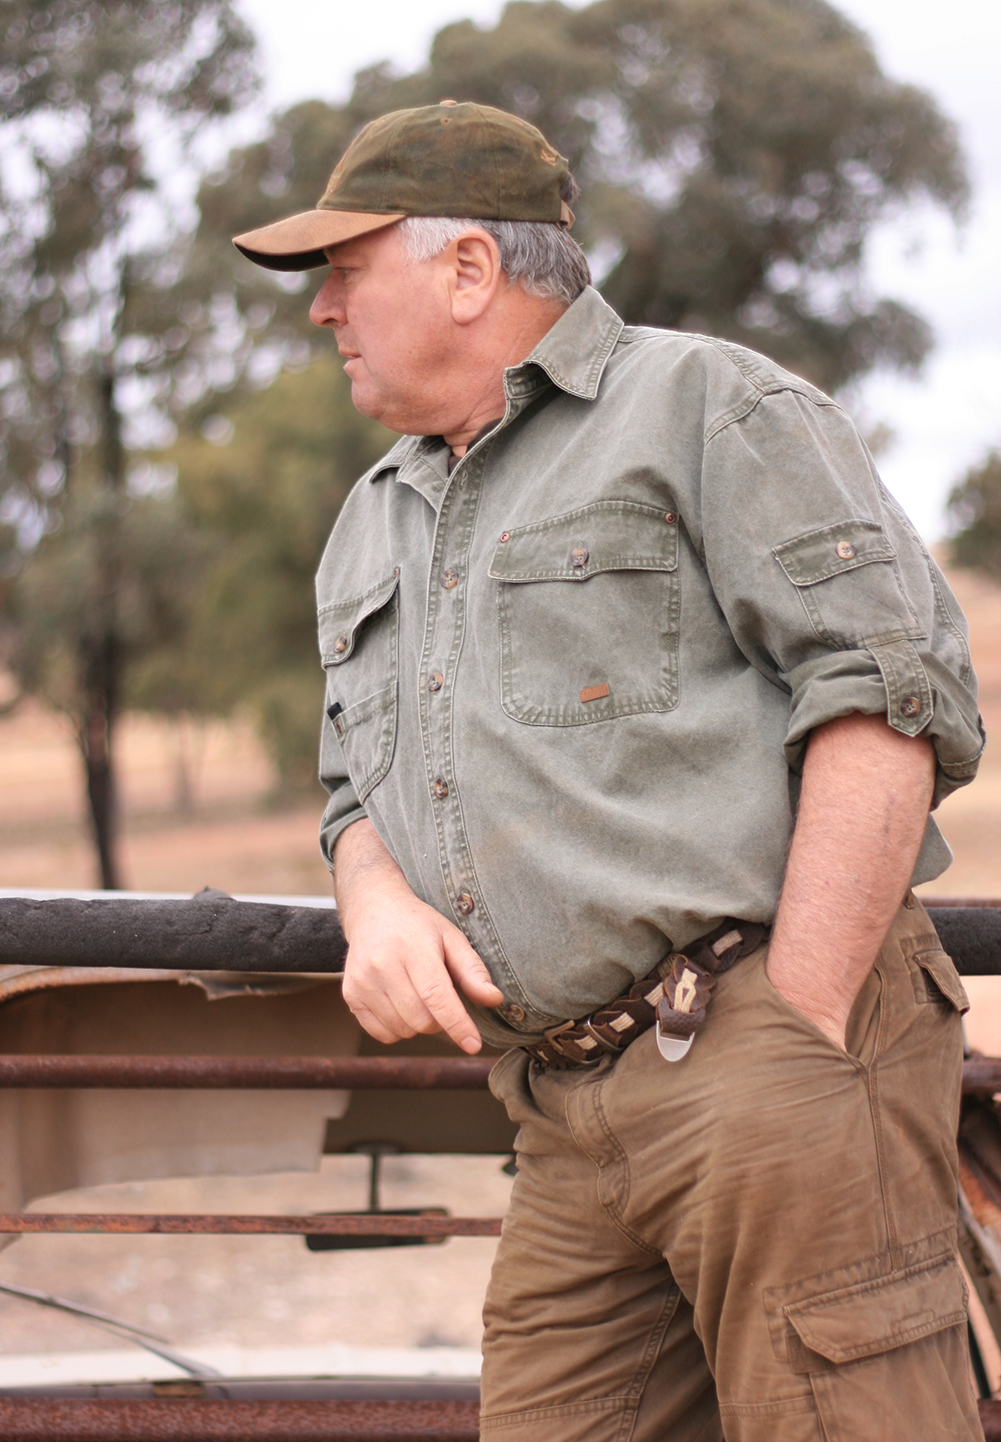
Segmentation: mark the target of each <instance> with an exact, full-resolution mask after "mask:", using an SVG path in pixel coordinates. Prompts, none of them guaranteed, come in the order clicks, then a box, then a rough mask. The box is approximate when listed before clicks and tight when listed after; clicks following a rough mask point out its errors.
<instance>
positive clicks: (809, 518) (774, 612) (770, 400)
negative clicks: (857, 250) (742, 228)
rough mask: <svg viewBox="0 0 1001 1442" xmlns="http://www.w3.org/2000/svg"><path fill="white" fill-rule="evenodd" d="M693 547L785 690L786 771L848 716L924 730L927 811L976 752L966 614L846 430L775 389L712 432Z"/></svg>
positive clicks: (971, 770)
mask: <svg viewBox="0 0 1001 1442" xmlns="http://www.w3.org/2000/svg"><path fill="white" fill-rule="evenodd" d="M702 525H703V552H704V557H705V562H706V566H707V568H708V570H709V574H710V578H711V580H712V584H713V588H714V591H715V593H716V596H717V599H718V600H719V603H720V606H721V607H722V609H723V612H724V614H725V615H726V618H727V621H728V624H729V626H730V629H731V631H732V633H733V636H734V639H735V640H736V643H737V645H738V646H739V647H740V649H741V650H742V651H743V653H744V654H745V656H746V657H747V658H748V660H749V661H750V662H751V664H752V665H753V666H755V667H756V669H757V670H759V671H760V672H761V673H762V674H764V675H766V676H767V677H768V678H769V679H770V680H772V681H773V682H774V683H775V684H776V685H778V686H781V687H782V688H784V689H786V690H787V691H788V692H789V695H790V718H789V727H788V732H787V735H786V738H785V748H786V755H787V757H788V760H789V763H790V765H791V766H792V767H793V768H794V769H798V767H799V765H800V764H801V761H802V755H803V751H804V748H805V745H806V741H807V739H808V737H809V734H810V732H811V731H812V730H813V729H814V727H816V726H820V725H823V724H824V722H826V721H830V720H833V719H834V718H835V717H838V716H845V715H848V714H849V713H851V712H855V711H857V712H862V713H863V714H867V715H880V714H882V715H885V716H886V719H887V721H888V722H889V724H890V725H891V726H892V727H893V728H894V729H895V730H897V731H900V732H902V733H903V734H905V735H908V736H919V735H921V736H927V737H929V739H930V740H931V741H932V742H933V744H934V747H935V753H936V757H937V762H938V768H937V778H936V787H935V798H934V804H935V805H937V804H938V802H939V801H941V800H942V798H943V797H944V796H946V795H947V794H948V793H949V792H950V791H952V790H955V789H956V788H957V787H959V786H963V785H965V784H966V783H967V782H969V781H971V780H972V779H973V777H974V775H975V774H976V770H977V765H978V762H979V758H980V754H981V752H982V750H983V745H984V734H983V727H982V724H981V720H980V716H979V712H978V709H977V689H976V677H975V676H974V674H973V668H972V666H971V663H970V653H969V646H968V633H967V627H966V622H965V619H964V617H963V615H962V612H961V611H960V608H959V606H958V604H957V602H956V601H955V598H954V597H953V596H952V593H951V591H950V590H949V587H948V585H947V583H946V581H945V578H944V577H943V576H942V573H941V572H940V570H939V569H938V567H937V566H936V565H935V562H934V561H933V559H932V557H931V556H930V555H929V554H928V551H927V550H926V548H925V547H924V545H923V544H922V543H921V541H920V539H919V537H918V536H917V534H916V533H915V531H914V529H913V527H912V526H911V524H910V522H909V521H908V520H907V518H906V517H905V516H904V514H903V512H902V511H901V509H900V507H899V506H898V505H897V504H896V502H895V501H894V500H893V499H892V497H891V496H890V495H889V494H888V493H887V491H886V490H885V488H884V487H883V486H882V484H881V482H880V480H879V477H878V476H877V474H876V471H875V467H874V466H873V463H872V459H871V457H870V456H869V453H868V451H867V450H866V448H865V446H864V444H863V443H862V441H861V439H860V438H859V436H858V433H857V431H856V430H855V428H854V426H853V425H852V423H851V421H850V420H849V419H848V417H847V416H846V415H845V413H844V411H842V410H841V408H840V407H839V406H837V405H836V404H835V403H834V402H832V401H829V400H828V399H827V398H826V397H823V396H821V395H820V394H819V393H811V392H808V391H806V390H804V391H803V392H799V391H797V390H794V389H778V390H776V391H775V392H773V393H769V394H766V395H764V396H762V397H761V398H760V400H759V401H758V402H757V404H756V405H755V406H753V407H752V408H751V409H749V410H748V412H747V413H746V414H744V415H742V416H739V417H737V418H734V419H731V420H728V421H727V422H726V423H725V424H723V425H721V426H720V427H719V428H718V429H717V431H716V432H715V434H714V435H713V436H712V437H710V439H709V443H708V445H707V447H706V453H705V470H704V472H703V486H702Z"/></svg>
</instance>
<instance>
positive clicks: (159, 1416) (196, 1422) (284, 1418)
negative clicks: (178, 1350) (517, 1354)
mask: <svg viewBox="0 0 1001 1442" xmlns="http://www.w3.org/2000/svg"><path fill="white" fill-rule="evenodd" d="M479 1413H480V1408H479V1403H478V1402H454V1401H448V1402H445V1401H434V1402H432V1401H424V1402H395V1401H394V1402H387V1401H336V1402H328V1401H280V1402H276V1401H257V1402H250V1401H236V1402H223V1401H206V1400H204V1399H200V1398H187V1397H185V1398H172V1399H170V1400H167V1399H165V1398H157V1399H155V1400H143V1401H117V1400H116V1401H106V1400H98V1401H95V1400H87V1401H75V1400H74V1401H72V1402H69V1401H55V1400H52V1399H50V1398H12V1397H9V1396H8V1397H0V1437H3V1439H4V1442H403V1439H414V1442H417V1439H426V1442H477V1439H478V1437H479V1430H480V1429H479Z"/></svg>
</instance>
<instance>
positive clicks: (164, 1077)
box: [0, 1054, 493, 1091]
mask: <svg viewBox="0 0 1001 1442" xmlns="http://www.w3.org/2000/svg"><path fill="white" fill-rule="evenodd" d="M492 1066H493V1058H492V1057H459V1056H457V1057H434V1056H410V1057H382V1056H345V1057H325V1056H51V1055H47V1054H45V1055H23V1056H18V1055H13V1056H0V1087H204V1088H210V1087H211V1088H216V1087H226V1088H230V1087H262V1088H263V1087H268V1088H270V1087H286V1088H289V1089H297V1090H298V1089H302V1090H307V1089H312V1088H318V1089H321V1090H325V1089H327V1088H329V1087H333V1088H341V1087H343V1088H346V1089H348V1090H352V1091H362V1090H375V1089H382V1088H387V1089H393V1088H405V1089H406V1090H408V1091H410V1090H416V1091H423V1090H431V1089H434V1090H439V1091H467V1090H472V1091H479V1090H482V1089H484V1088H485V1087H486V1085H487V1077H488V1075H489V1074H490V1068H491V1067H492Z"/></svg>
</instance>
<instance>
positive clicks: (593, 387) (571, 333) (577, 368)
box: [504, 285, 624, 401]
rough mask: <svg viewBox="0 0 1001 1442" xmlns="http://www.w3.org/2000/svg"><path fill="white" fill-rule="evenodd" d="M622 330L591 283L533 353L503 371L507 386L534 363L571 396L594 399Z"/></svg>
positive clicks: (508, 388) (613, 312)
mask: <svg viewBox="0 0 1001 1442" xmlns="http://www.w3.org/2000/svg"><path fill="white" fill-rule="evenodd" d="M623 329H624V323H623V321H622V320H620V318H619V317H618V316H617V315H616V314H615V311H614V310H612V308H611V306H610V305H606V304H605V302H604V301H603V300H602V298H601V296H600V295H599V294H598V292H597V291H596V290H595V289H594V287H593V286H590V285H589V286H587V287H586V288H585V289H584V290H583V291H582V292H581V294H580V295H579V296H578V297H577V299H576V300H575V301H574V303H573V305H572V306H570V307H569V309H568V310H565V311H564V312H563V314H562V315H561V316H560V318H559V320H558V321H557V322H556V324H555V325H554V326H553V327H552V328H551V329H550V330H548V331H547V332H546V334H545V335H544V336H543V337H542V339H541V340H540V341H539V344H538V345H537V346H536V347H535V349H534V350H533V351H532V354H531V355H530V356H528V358H527V359H526V360H524V361H522V363H521V364H520V365H517V366H510V367H509V368H508V369H507V370H506V371H505V372H504V384H505V388H506V389H507V390H508V391H509V393H510V391H511V388H512V382H514V381H515V379H516V378H520V377H521V376H522V374H523V372H524V371H525V370H526V369H527V368H528V367H529V366H533V365H535V366H538V367H539V368H540V369H541V370H544V371H545V373H546V375H547V376H548V377H549V379H550V380H551V381H552V382H553V384H554V385H557V386H559V388H560V390H563V391H566V392H567V394H568V395H572V396H579V397H580V398H581V399H582V400H587V401H593V400H594V398H595V396H596V395H597V394H598V386H599V384H600V383H601V375H602V372H603V371H604V369H605V366H606V365H607V364H608V358H609V356H610V355H611V354H612V351H613V350H614V349H615V344H616V341H617V340H618V339H619V336H620V335H621V334H622V331H623Z"/></svg>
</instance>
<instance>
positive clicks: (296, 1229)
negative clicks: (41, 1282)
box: [0, 1212, 501, 1437]
mask: <svg viewBox="0 0 1001 1442" xmlns="http://www.w3.org/2000/svg"><path fill="white" fill-rule="evenodd" d="M500 1229H501V1223H500V1218H499V1217H443V1216H442V1215H441V1214H440V1213H437V1214H435V1213H432V1212H428V1213H427V1214H424V1215H421V1214H418V1215H417V1216H398V1215H396V1214H394V1213H392V1212H352V1213H347V1214H341V1215H333V1216H318V1217H307V1216H289V1217H285V1216H280V1217H273V1216H248V1215H239V1216H234V1215H232V1214H231V1215H226V1214H225V1213H222V1212H218V1213H217V1212H208V1213H197V1212H195V1213H171V1212H167V1213H165V1212H0V1234H3V1233H5V1232H17V1233H22V1234H23V1233H28V1232H32V1233H34V1232H108V1233H111V1234H113V1235H116V1236H117V1235H121V1234H122V1233H130V1234H137V1235H139V1234H148V1233H152V1234H155V1235H157V1236H165V1235H170V1236H178V1235H189V1234H199V1235H201V1234H211V1235H214V1236H229V1235H233V1234H235V1235H239V1236H276V1237H287V1236H314V1237H499V1236H500ZM2 1436H3V1432H2V1430H0V1437H2Z"/></svg>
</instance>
